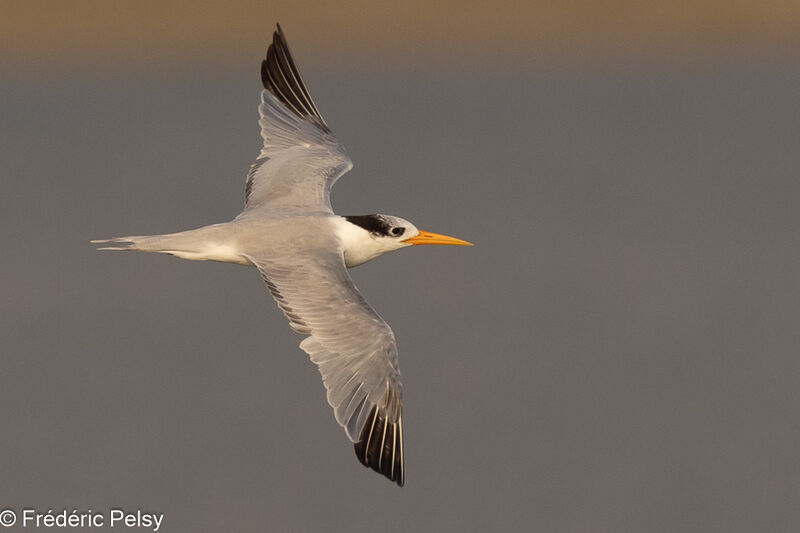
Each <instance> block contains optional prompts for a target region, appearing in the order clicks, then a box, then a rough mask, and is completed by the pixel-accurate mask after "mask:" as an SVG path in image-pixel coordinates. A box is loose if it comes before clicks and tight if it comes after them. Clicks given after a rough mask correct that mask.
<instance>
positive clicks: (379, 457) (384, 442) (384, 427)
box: [378, 420, 388, 472]
mask: <svg viewBox="0 0 800 533" xmlns="http://www.w3.org/2000/svg"><path fill="white" fill-rule="evenodd" d="M387 425H388V423H387V422H386V420H384V421H383V437H382V438H381V450H380V453H379V454H378V470H380V471H381V472H383V470H382V469H381V463H382V462H383V450H384V447H383V446H384V445H385V444H386V426H387Z"/></svg>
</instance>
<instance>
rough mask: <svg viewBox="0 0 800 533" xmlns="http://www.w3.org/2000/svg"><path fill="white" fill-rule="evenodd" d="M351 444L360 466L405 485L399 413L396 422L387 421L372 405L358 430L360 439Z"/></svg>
mask: <svg viewBox="0 0 800 533" xmlns="http://www.w3.org/2000/svg"><path fill="white" fill-rule="evenodd" d="M354 447H355V451H356V457H358V460H359V461H360V462H361V464H362V465H364V466H366V467H367V468H371V469H372V470H374V471H375V472H378V473H379V474H383V475H384V476H386V477H387V478H389V480H391V481H394V482H395V483H397V484H398V485H399V486H401V487H402V486H403V485H404V484H405V466H404V461H403V417H402V415H401V416H400V417H399V418H398V419H397V422H394V423H391V422H390V423H388V424H387V422H386V418H385V417H384V416H383V415H382V414H381V412H380V410H379V409H378V406H373V407H372V410H371V411H370V413H369V416H367V422H366V424H364V428H363V429H362V430H361V438H360V439H359V441H358V442H356V443H355V445H354Z"/></svg>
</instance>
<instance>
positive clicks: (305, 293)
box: [250, 250, 404, 485]
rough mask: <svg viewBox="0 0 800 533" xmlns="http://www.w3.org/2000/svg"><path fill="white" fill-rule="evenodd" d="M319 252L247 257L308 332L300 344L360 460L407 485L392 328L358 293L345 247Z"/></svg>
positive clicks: (292, 317)
mask: <svg viewBox="0 0 800 533" xmlns="http://www.w3.org/2000/svg"><path fill="white" fill-rule="evenodd" d="M320 254H321V255H323V256H322V257H320V256H316V257H307V256H306V257H303V256H302V254H280V255H281V256H282V257H280V258H279V259H277V260H276V259H275V258H274V257H250V259H251V261H252V262H253V263H254V264H255V265H256V266H257V267H258V269H259V271H260V272H261V275H262V277H263V278H264V281H265V282H266V284H267V286H268V287H269V289H270V291H271V292H272V294H273V296H274V298H275V301H276V302H277V303H278V306H279V307H280V308H281V310H283V312H284V314H285V315H286V317H287V318H288V319H289V323H290V325H291V326H292V327H293V328H294V329H295V330H296V331H298V332H299V333H303V334H306V335H309V337H307V338H306V339H305V340H303V342H302V343H300V347H301V348H302V349H303V350H304V351H306V352H307V353H308V355H309V356H310V358H311V360H312V361H313V362H314V363H315V364H316V365H317V367H318V368H319V372H320V374H322V381H323V382H324V384H325V388H326V389H327V398H328V403H330V405H331V407H333V411H334V415H335V416H336V421H337V422H339V424H341V425H342V426H343V427H344V429H345V431H346V433H347V436H348V437H349V438H350V440H351V441H353V442H354V443H356V453H357V455H358V458H359V460H360V461H361V462H362V463H363V464H364V465H366V466H368V467H371V468H373V469H374V470H376V471H378V472H381V473H383V474H384V475H386V476H387V477H389V478H390V479H391V480H393V481H395V482H397V483H398V484H400V485H402V484H403V480H404V467H403V443H402V395H403V387H402V384H401V381H400V371H399V369H398V362H397V345H396V343H395V338H394V333H393V332H392V330H391V328H390V327H389V325H388V324H386V322H384V320H383V319H382V318H381V317H380V316H379V315H378V314H377V313H376V312H375V310H373V309H372V307H370V305H369V304H368V303H367V302H366V301H365V300H364V298H363V297H362V296H361V294H360V293H359V292H358V289H357V288H356V286H355V284H354V283H353V281H352V279H351V278H350V276H349V274H348V273H347V269H346V267H345V264H344V258H343V256H342V254H341V251H338V250H331V251H330V252H327V251H326V252H320ZM265 255H267V254H265ZM368 422H369V423H368Z"/></svg>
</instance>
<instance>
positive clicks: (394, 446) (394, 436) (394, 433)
mask: <svg viewBox="0 0 800 533" xmlns="http://www.w3.org/2000/svg"><path fill="white" fill-rule="evenodd" d="M396 449H397V424H392V475H391V476H389V478H390V479H395V477H394V453H395V450H396Z"/></svg>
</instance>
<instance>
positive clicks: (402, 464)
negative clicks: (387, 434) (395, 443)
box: [397, 416, 406, 487]
mask: <svg viewBox="0 0 800 533" xmlns="http://www.w3.org/2000/svg"><path fill="white" fill-rule="evenodd" d="M397 426H398V428H399V429H400V479H398V481H397V483H398V484H399V485H400V486H401V487H402V486H403V484H404V483H405V478H406V466H405V461H404V460H403V417H402V416H401V417H400V418H398V419H397Z"/></svg>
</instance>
